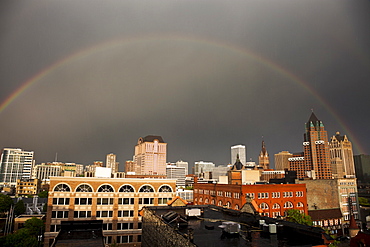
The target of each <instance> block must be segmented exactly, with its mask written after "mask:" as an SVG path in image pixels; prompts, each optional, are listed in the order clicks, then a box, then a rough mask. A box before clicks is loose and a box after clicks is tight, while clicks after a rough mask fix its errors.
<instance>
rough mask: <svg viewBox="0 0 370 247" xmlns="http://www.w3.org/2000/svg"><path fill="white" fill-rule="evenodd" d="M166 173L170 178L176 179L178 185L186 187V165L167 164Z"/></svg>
mask: <svg viewBox="0 0 370 247" xmlns="http://www.w3.org/2000/svg"><path fill="white" fill-rule="evenodd" d="M166 175H167V178H168V179H176V186H177V187H185V176H186V174H185V167H178V166H176V165H167V167H166Z"/></svg>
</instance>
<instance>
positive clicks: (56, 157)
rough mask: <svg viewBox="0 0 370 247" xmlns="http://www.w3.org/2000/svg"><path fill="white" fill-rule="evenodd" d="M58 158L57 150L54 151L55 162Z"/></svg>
mask: <svg viewBox="0 0 370 247" xmlns="http://www.w3.org/2000/svg"><path fill="white" fill-rule="evenodd" d="M57 160H58V152H56V153H55V162H57Z"/></svg>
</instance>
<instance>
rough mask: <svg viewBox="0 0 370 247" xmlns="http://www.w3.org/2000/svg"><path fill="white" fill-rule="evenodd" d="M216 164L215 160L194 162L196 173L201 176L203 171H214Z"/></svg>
mask: <svg viewBox="0 0 370 247" xmlns="http://www.w3.org/2000/svg"><path fill="white" fill-rule="evenodd" d="M215 167H216V165H215V164H214V163H213V162H204V161H196V162H195V163H194V174H195V175H196V176H199V174H200V173H203V172H212V171H213V169H214V168H215Z"/></svg>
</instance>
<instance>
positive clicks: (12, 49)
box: [0, 0, 370, 164]
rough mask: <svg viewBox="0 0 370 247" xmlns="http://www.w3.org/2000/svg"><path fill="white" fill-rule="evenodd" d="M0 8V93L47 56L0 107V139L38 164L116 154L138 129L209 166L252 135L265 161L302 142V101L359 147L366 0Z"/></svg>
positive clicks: (123, 153) (367, 44)
mask: <svg viewBox="0 0 370 247" xmlns="http://www.w3.org/2000/svg"><path fill="white" fill-rule="evenodd" d="M0 4H1V5H2V6H0V20H1V21H0V31H1V33H2V35H1V36H0V52H1V54H3V55H2V56H1V57H0V74H1V92H0V97H1V99H2V101H3V100H4V99H5V98H7V96H9V95H10V94H11V93H12V92H13V91H14V90H15V89H16V88H18V87H19V86H20V85H22V83H24V82H25V81H27V80H28V79H29V78H31V77H32V76H34V75H35V74H37V73H39V72H40V71H43V70H44V69H45V68H47V67H48V66H50V65H52V64H58V63H59V65H58V66H55V67H54V69H53V70H50V71H48V73H46V74H45V76H44V77H42V78H40V79H39V80H37V81H35V82H34V84H33V85H32V87H30V88H29V89H28V90H27V91H25V92H24V93H23V94H21V95H20V96H19V97H18V98H17V99H16V100H15V101H14V102H13V103H12V104H11V105H10V106H9V107H7V108H6V109H5V110H4V111H3V112H1V113H0V118H1V121H0V126H1V129H2V131H1V134H0V145H1V146H2V147H21V148H24V149H27V150H35V151H36V159H37V162H44V161H52V160H53V159H54V156H55V153H56V152H58V157H59V159H60V160H61V161H65V162H81V163H84V164H87V163H91V162H92V161H93V160H104V157H105V154H107V153H110V152H114V153H116V154H117V156H118V160H119V161H120V162H121V163H124V161H125V160H127V159H131V158H132V155H133V149H134V145H135V144H136V142H137V139H138V138H139V137H140V136H145V135H148V134H156V135H161V136H162V137H163V138H164V140H165V141H166V142H168V161H176V160H178V159H183V160H187V161H190V162H191V163H192V162H193V161H195V160H205V161H214V162H215V163H217V164H221V163H223V164H226V163H228V162H229V160H230V152H229V150H230V146H231V145H234V144H240V143H242V144H246V145H247V150H248V151H247V152H248V154H247V156H248V157H252V158H253V159H254V160H256V158H257V155H258V153H259V150H260V147H261V141H262V136H264V140H265V142H266V145H267V149H268V152H269V153H270V157H271V158H270V159H271V161H273V154H274V153H277V152H279V151H282V150H289V151H291V152H296V151H301V150H302V148H301V143H302V136H303V131H304V127H303V126H304V125H303V124H304V122H306V121H307V120H308V118H309V115H310V109H311V108H314V109H315V113H316V114H317V116H318V117H319V118H320V119H321V120H323V121H324V124H325V127H326V129H327V130H328V132H329V133H328V134H329V136H331V135H333V134H334V133H335V131H341V132H342V134H347V135H349V137H350V139H351V137H352V139H351V140H352V141H354V142H355V145H356V144H358V145H361V146H362V148H363V151H365V152H368V150H369V143H368V140H367V138H366V136H369V134H370V133H369V128H368V125H369V116H368V115H367V114H366V113H365V112H366V110H364V109H367V108H368V105H369V100H368V97H367V94H368V92H369V89H370V86H369V83H368V82H369V76H370V75H369V74H370V72H369V71H370V59H369V57H370V56H369V54H370V52H369V49H370V34H369V32H368V26H367V24H368V23H369V13H370V12H369V10H370V3H369V1H358V2H356V3H351V4H349V3H348V2H346V1H325V2H322V1H298V2H297V1H290V0H285V1H284V0H282V1H235V2H232V3H230V2H227V1H124V2H123V1H105V2H100V1H73V2H72V1H57V2H50V1H33V2H32V4H31V3H28V2H21V4H20V3H19V2H18V1H17V2H16V3H13V2H10V1H2V2H1V3H0ZM93 47H95V48H94V49H93ZM243 50H244V52H243ZM81 51H85V52H81ZM73 54H75V55H73ZM76 54H80V56H78V55H76ZM253 54H254V55H253ZM257 56H261V57H262V58H263V59H262V60H259V59H257ZM65 58H68V59H65ZM63 59H65V60H63ZM58 61H64V62H58ZM292 74H295V75H296V76H298V77H292ZM297 78H299V79H297ZM309 89H311V91H310V90H309ZM364 107H365V108H364ZM364 111H365V112H364ZM335 114H337V115H338V116H339V119H338V118H337V117H336V115H335ZM343 123H346V124H348V126H349V129H350V130H351V133H346V131H348V130H347V129H345V128H344V127H343ZM356 148H357V149H356V150H355V152H359V151H361V150H358V146H357V147H356Z"/></svg>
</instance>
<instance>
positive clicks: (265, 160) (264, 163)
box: [258, 141, 270, 170]
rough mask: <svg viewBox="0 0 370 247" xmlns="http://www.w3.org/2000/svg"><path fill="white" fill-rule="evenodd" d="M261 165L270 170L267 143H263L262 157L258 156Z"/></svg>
mask: <svg viewBox="0 0 370 247" xmlns="http://www.w3.org/2000/svg"><path fill="white" fill-rule="evenodd" d="M258 161H259V165H260V166H261V167H262V168H263V169H264V170H267V169H270V158H269V154H268V152H267V150H266V146H265V141H262V148H261V152H260V155H259V156H258Z"/></svg>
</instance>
